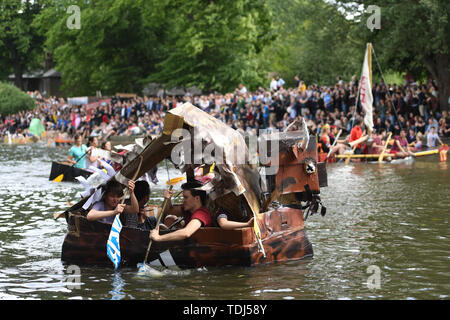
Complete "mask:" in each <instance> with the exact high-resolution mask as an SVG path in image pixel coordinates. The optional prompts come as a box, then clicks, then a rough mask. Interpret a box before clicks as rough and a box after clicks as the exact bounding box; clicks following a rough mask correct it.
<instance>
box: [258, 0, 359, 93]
mask: <svg viewBox="0 0 450 320" xmlns="http://www.w3.org/2000/svg"><path fill="white" fill-rule="evenodd" d="M268 3H269V6H270V8H271V10H272V12H273V16H274V25H275V27H276V34H277V39H276V40H275V42H274V43H273V45H271V46H268V47H266V48H265V49H264V54H263V55H262V57H261V59H262V60H263V61H264V65H265V66H267V68H269V69H270V70H271V71H273V72H275V73H279V74H281V76H282V77H283V78H284V79H285V80H286V82H287V84H288V85H293V84H294V76H295V75H299V77H300V79H301V80H304V81H306V83H317V84H323V85H330V84H333V83H334V82H335V81H336V77H337V76H338V75H341V76H342V77H343V78H344V79H350V77H351V76H352V75H354V74H358V73H359V72H360V70H361V61H362V58H363V54H364V52H361V50H358V49H357V48H358V47H359V46H360V47H363V46H364V43H363V42H362V41H358V40H357V39H353V38H351V37H349V34H350V33H351V30H352V28H353V25H354V23H353V22H352V21H350V20H348V19H346V18H345V16H344V15H343V14H342V13H341V12H340V11H338V10H337V8H336V6H334V5H332V4H331V3H330V2H329V1H328V2H325V1H307V0H285V1H277V0H269V1H268Z"/></svg>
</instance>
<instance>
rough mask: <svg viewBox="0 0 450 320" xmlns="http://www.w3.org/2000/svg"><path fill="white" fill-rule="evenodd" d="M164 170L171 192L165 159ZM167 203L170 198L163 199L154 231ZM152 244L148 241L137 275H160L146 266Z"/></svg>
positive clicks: (151, 241)
mask: <svg viewBox="0 0 450 320" xmlns="http://www.w3.org/2000/svg"><path fill="white" fill-rule="evenodd" d="M166 170H167V179H168V180H167V182H168V183H169V184H170V186H169V190H170V191H171V190H172V188H173V185H172V180H171V179H170V175H169V167H168V165H167V159H166ZM169 201H171V200H170V198H165V199H164V202H163V205H162V208H161V212H160V213H159V215H158V219H157V220H156V226H155V229H158V227H159V223H160V222H161V218H162V216H163V215H164V211H165V210H166V206H167V203H168V202H169ZM152 243H153V239H150V241H149V243H148V247H147V252H146V253H145V258H144V262H142V263H140V264H138V267H139V269H138V274H141V275H143V274H154V275H160V273H159V272H157V271H155V270H153V269H152V268H151V267H150V266H147V265H146V262H147V258H148V254H149V253H150V248H151V246H152Z"/></svg>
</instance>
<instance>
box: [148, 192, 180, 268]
mask: <svg viewBox="0 0 450 320" xmlns="http://www.w3.org/2000/svg"><path fill="white" fill-rule="evenodd" d="M172 188H173V186H170V187H169V190H172ZM168 201H170V198H165V199H164V202H163V205H162V208H161V212H160V213H159V215H158V220H156V227H155V228H156V229H158V227H159V223H160V222H161V218H162V216H163V214H164V211H165V210H166V206H167V202H168ZM151 246H152V239H150V242H149V243H148V247H147V252H146V253H145V258H144V262H143V263H142V264H145V263H146V262H147V258H148V254H149V252H150V248H151Z"/></svg>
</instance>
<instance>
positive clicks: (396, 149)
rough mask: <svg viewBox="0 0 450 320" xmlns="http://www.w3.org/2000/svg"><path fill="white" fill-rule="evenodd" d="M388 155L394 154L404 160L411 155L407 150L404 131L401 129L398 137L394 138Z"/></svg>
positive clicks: (408, 149)
mask: <svg viewBox="0 0 450 320" xmlns="http://www.w3.org/2000/svg"><path fill="white" fill-rule="evenodd" d="M390 153H393V154H395V157H397V158H405V157H408V156H410V155H413V153H412V152H411V150H410V148H409V145H408V140H407V139H406V131H405V129H401V130H400V136H396V137H395V139H394V144H393V145H392V148H391V151H390Z"/></svg>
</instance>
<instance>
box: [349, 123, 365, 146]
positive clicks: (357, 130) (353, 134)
mask: <svg viewBox="0 0 450 320" xmlns="http://www.w3.org/2000/svg"><path fill="white" fill-rule="evenodd" d="M362 127H363V120H362V119H361V118H358V119H356V122H355V126H354V127H353V128H352V131H350V142H353V141H356V140H358V139H359V138H361V137H362V136H363V130H362ZM362 153H363V144H362V143H360V144H358V145H357V146H356V149H355V151H354V154H362Z"/></svg>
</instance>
